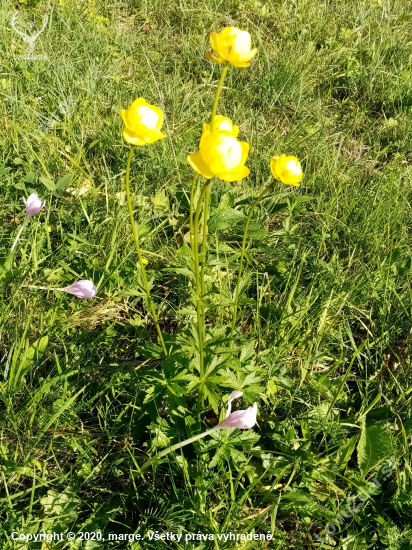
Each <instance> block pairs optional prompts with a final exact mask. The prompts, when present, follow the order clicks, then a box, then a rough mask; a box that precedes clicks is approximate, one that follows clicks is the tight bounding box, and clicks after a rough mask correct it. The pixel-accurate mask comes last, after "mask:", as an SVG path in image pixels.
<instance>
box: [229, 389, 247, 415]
mask: <svg viewBox="0 0 412 550" xmlns="http://www.w3.org/2000/svg"><path fill="white" fill-rule="evenodd" d="M241 395H243V392H242V391H239V390H235V391H232V393H231V394H230V395H229V399H228V400H227V412H226V418H227V417H228V416H229V414H230V412H231V410H232V401H233V399H237V398H238V397H240V396H241Z"/></svg>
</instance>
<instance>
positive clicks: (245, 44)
mask: <svg viewBox="0 0 412 550" xmlns="http://www.w3.org/2000/svg"><path fill="white" fill-rule="evenodd" d="M232 44H233V50H234V51H235V52H236V53H244V52H250V48H251V45H252V43H251V39H250V34H249V33H248V32H246V31H240V32H238V33H237V34H236V36H234V38H233V42H232Z"/></svg>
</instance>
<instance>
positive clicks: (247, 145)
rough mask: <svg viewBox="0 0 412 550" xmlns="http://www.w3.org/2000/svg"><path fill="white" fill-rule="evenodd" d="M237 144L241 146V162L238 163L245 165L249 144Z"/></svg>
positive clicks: (242, 142)
mask: <svg viewBox="0 0 412 550" xmlns="http://www.w3.org/2000/svg"><path fill="white" fill-rule="evenodd" d="M239 143H240V145H241V146H242V160H241V161H240V164H245V162H246V161H247V157H248V155H249V143H247V142H246V141H240V142H239Z"/></svg>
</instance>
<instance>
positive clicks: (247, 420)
mask: <svg viewBox="0 0 412 550" xmlns="http://www.w3.org/2000/svg"><path fill="white" fill-rule="evenodd" d="M256 415H257V404H256V403H254V405H253V407H249V408H248V409H246V411H235V412H234V413H232V414H229V416H227V417H226V418H225V419H224V420H223V421H222V422H221V423H220V424H218V425H217V426H216V428H217V429H219V430H222V429H223V428H239V429H240V430H248V429H249V428H253V426H254V425H255V424H256Z"/></svg>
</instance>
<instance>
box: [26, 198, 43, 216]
mask: <svg viewBox="0 0 412 550" xmlns="http://www.w3.org/2000/svg"><path fill="white" fill-rule="evenodd" d="M23 201H24V204H25V205H26V216H27V219H30V218H31V217H32V216H34V215H36V214H38V213H39V212H40V210H41V209H42V208H44V205H45V204H46V201H44V203H43V204H42V202H41V199H40V197H39V196H38V195H37V193H32V194H31V195H30V196H29V197H28V199H27V201H26V199H25V198H24V197H23Z"/></svg>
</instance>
